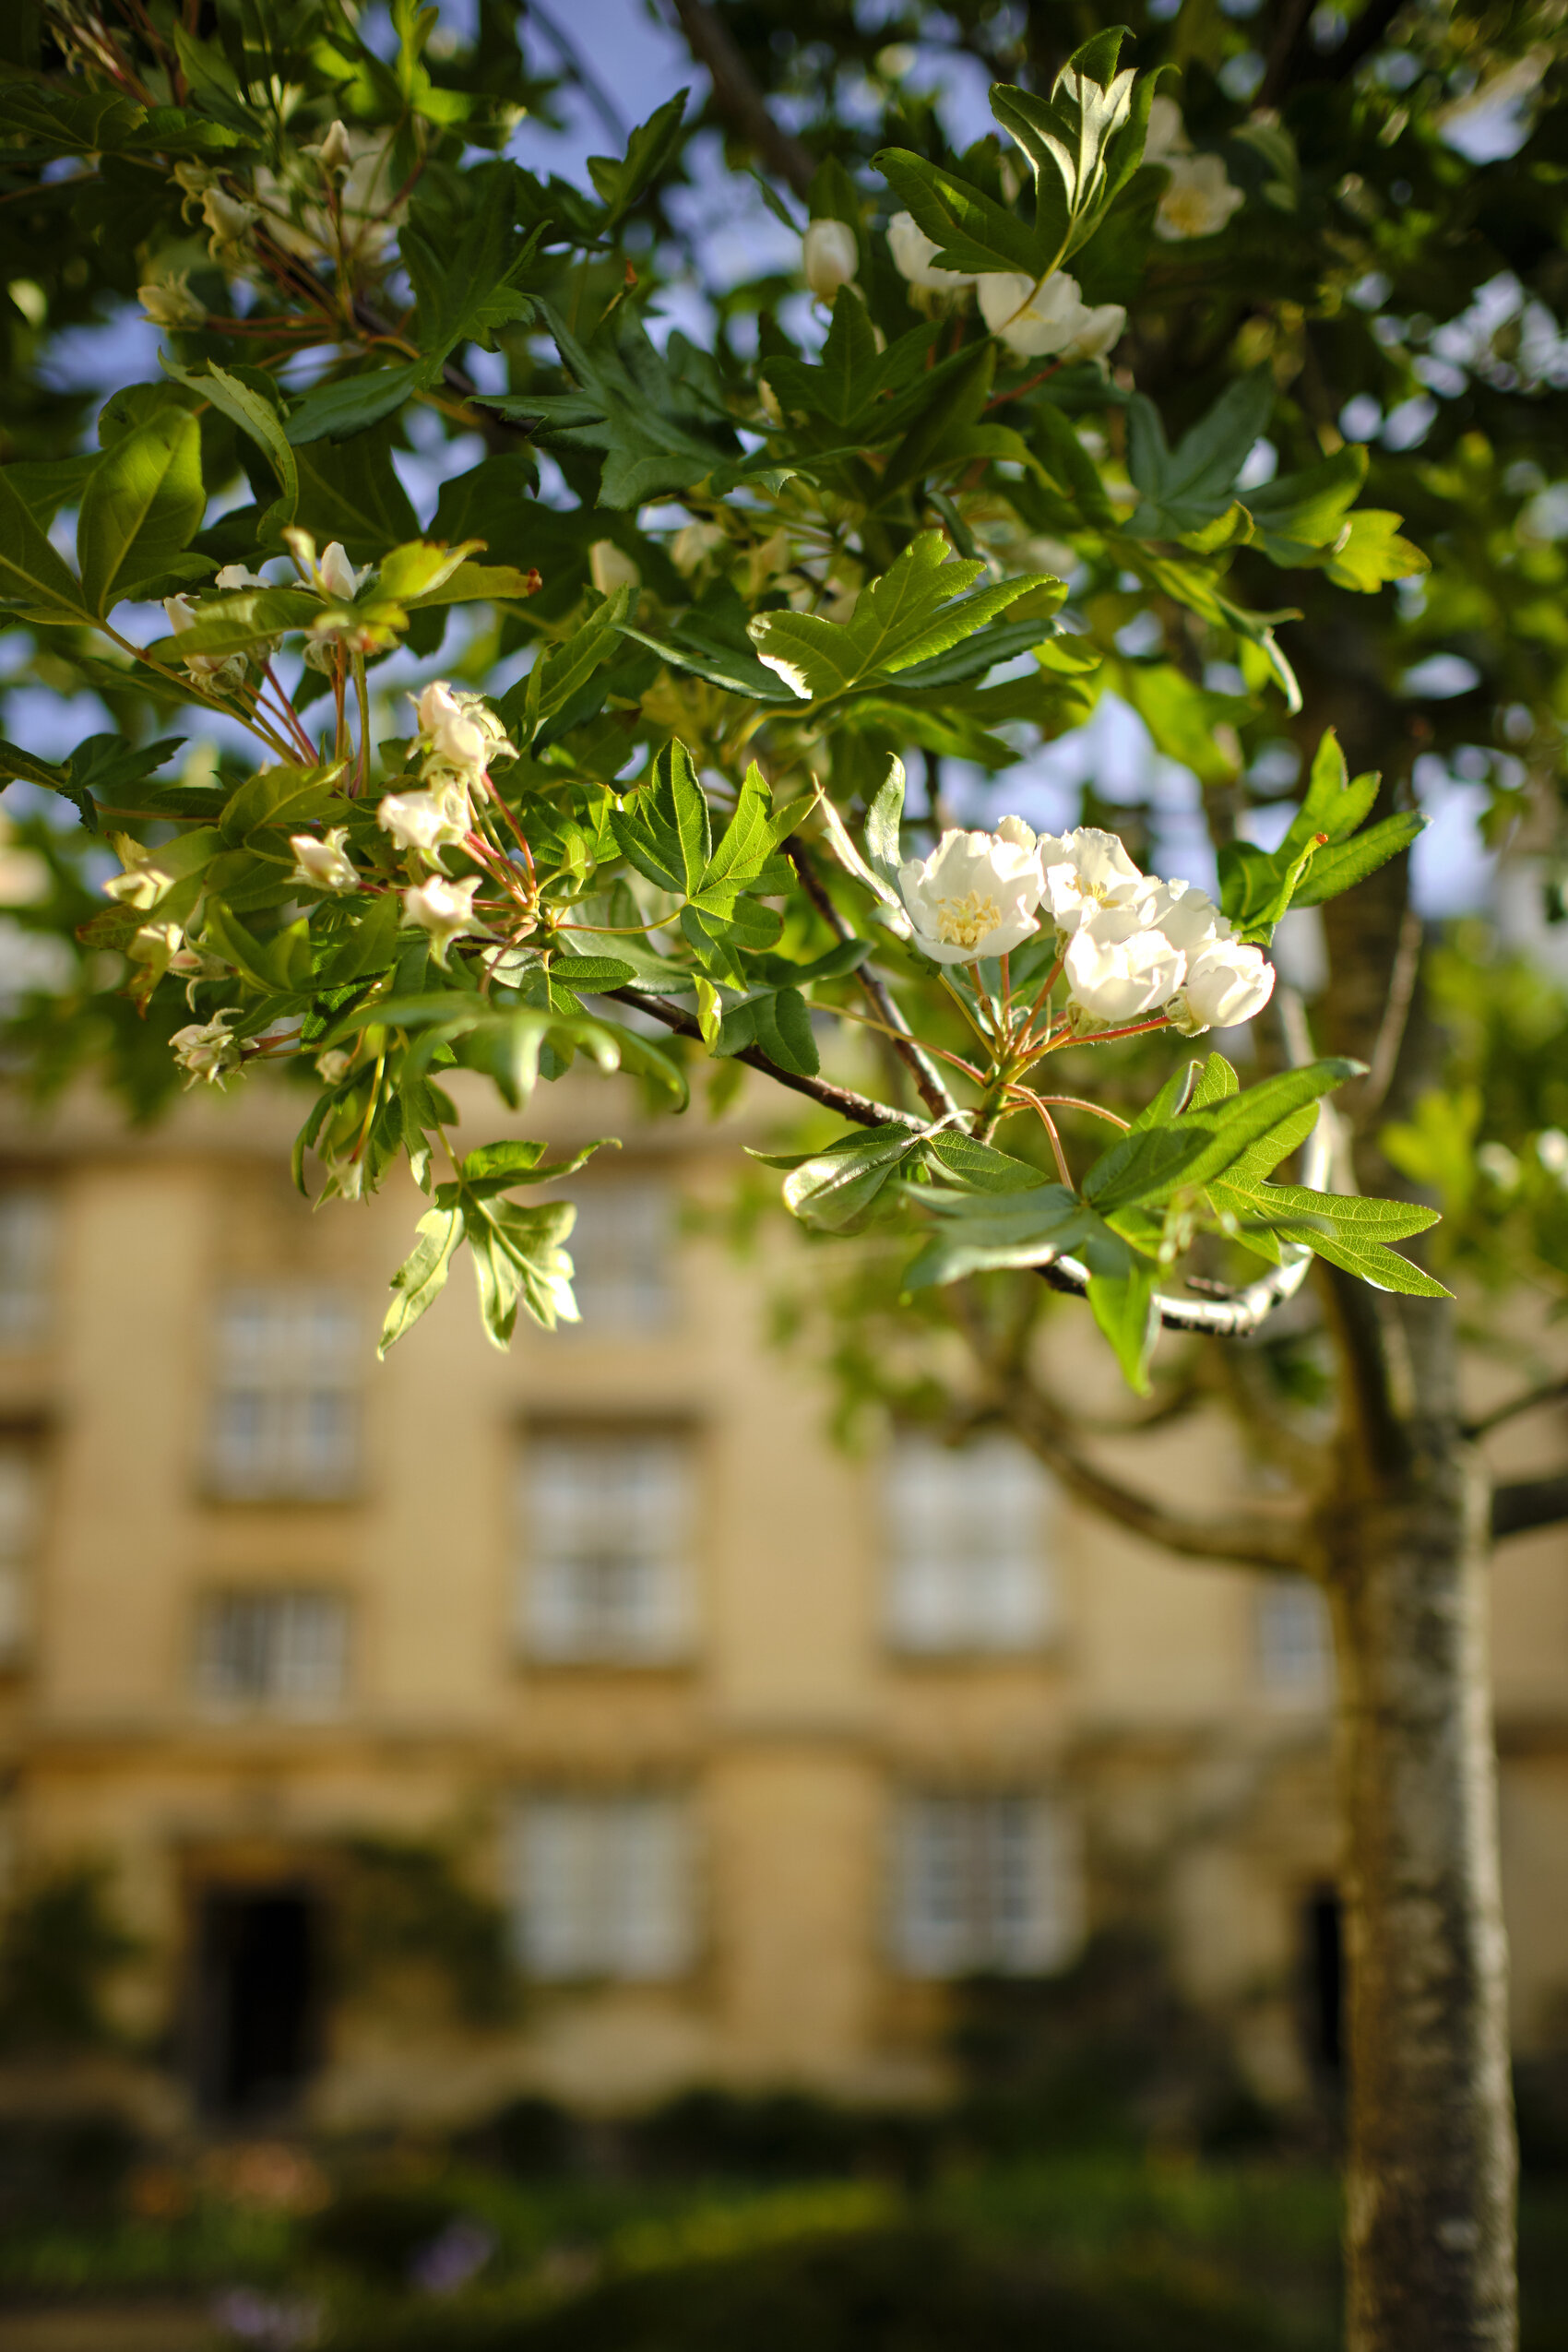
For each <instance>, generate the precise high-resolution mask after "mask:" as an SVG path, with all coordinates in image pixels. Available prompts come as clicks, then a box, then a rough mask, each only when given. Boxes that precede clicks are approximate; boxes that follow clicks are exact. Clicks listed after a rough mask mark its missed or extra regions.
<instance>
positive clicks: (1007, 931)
mask: <svg viewBox="0 0 1568 2352" xmlns="http://www.w3.org/2000/svg"><path fill="white" fill-rule="evenodd" d="M898 887H899V890H900V891H901V892H902V894H903V899H904V904H905V906H906V907H907V908H908V909H909V920H910V921H911V923H912V924H913V925H914V935H915V945H916V946H917V947H919V948H920V949H921V953H922V954H924V955H927V956H930V957H931V959H932V963H935V964H972V963H976V962H978V961H979V959H980V957H981V956H1005V955H1006V954H1007V953H1008V952H1009V951H1010V950H1011V949H1012V948H1015V947H1016V946H1018V945H1019V944H1021V943H1022V942H1023V941H1024V940H1026V939H1028V937H1029V935H1030V933H1031V932H1035V931H1038V930H1039V923H1038V922H1037V921H1036V920H1035V909H1036V908H1037V907H1038V906H1039V896H1040V869H1039V859H1038V857H1037V856H1036V854H1035V840H1034V836H1033V834H1032V833H1031V832H1030V831H1029V828H1028V826H1027V825H1025V823H1024V822H1023V819H1022V818H1021V817H1004V818H1003V820H1002V823H1001V824H1000V825H999V826H998V827H997V829H996V831H995V832H994V833H959V832H952V833H944V835H943V837H942V838H941V840H940V841H939V842H938V844H937V846H936V848H935V849H933V850H932V854H931V856H930V857H929V858H923V859H922V858H909V859H907V860H906V861H905V862H904V864H903V865H901V866H900V867H899V869H898Z"/></svg>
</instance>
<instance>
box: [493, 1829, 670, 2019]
mask: <svg viewBox="0 0 1568 2352" xmlns="http://www.w3.org/2000/svg"><path fill="white" fill-rule="evenodd" d="M692 1861H693V1857H692V1840H691V1824H690V1821H689V1818H688V1812H687V1807H686V1805H685V1802H684V1800H683V1799H681V1798H680V1797H676V1796H671V1795H663V1796H652V1795H644V1796H619V1797H534V1798H529V1799H528V1800H525V1801H524V1802H523V1803H522V1804H521V1805H520V1806H519V1807H518V1811H517V1823H516V1832H515V1847H514V1869H513V1895H514V1919H515V1926H516V1941H517V1952H518V1955H519V1958H520V1959H521V1962H522V1965H523V1966H524V1967H525V1968H526V1969H527V1971H528V1973H529V1975H530V1976H532V1977H537V1978H543V1979H553V1980H555V1981H557V1982H560V1981H564V1980H566V1979H569V1978H582V1977H614V1978H624V1979H629V1980H630V1979H637V1978H643V1979H654V1978H665V1977H678V1976H681V1975H683V1973H684V1972H685V1970H686V1969H687V1968H688V1967H689V1966H691V1961H692V1953H693V1946H694V1942H695V1936H694V1929H693V1885H692V1879H693V1869H692Z"/></svg>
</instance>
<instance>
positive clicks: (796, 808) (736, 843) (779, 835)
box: [691, 760, 811, 915]
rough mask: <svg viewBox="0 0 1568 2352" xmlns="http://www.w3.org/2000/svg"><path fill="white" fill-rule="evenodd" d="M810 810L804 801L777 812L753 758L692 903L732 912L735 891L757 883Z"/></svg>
mask: <svg viewBox="0 0 1568 2352" xmlns="http://www.w3.org/2000/svg"><path fill="white" fill-rule="evenodd" d="M810 806H811V802H810V801H809V800H801V801H792V802H790V805H789V807H788V808H784V809H776V808H775V807H774V805H773V790H772V787H771V786H770V785H769V783H768V782H767V779H766V777H765V776H764V775H763V772H762V770H761V768H760V767H759V766H757V764H756V762H755V760H753V761H752V763H751V765H750V766H749V767H748V768H747V770H746V773H745V776H744V778H743V779H742V785H741V790H740V793H739V795H738V797H737V799H736V802H735V814H734V815H733V816H732V817H731V820H730V822H729V824H728V825H727V826H726V827H725V829H724V835H723V837H722V839H721V840H720V841H719V846H718V848H717V849H715V850H714V852H713V855H712V856H711V857H710V858H709V859H708V861H707V865H706V866H705V867H704V868H703V872H702V875H701V878H700V880H699V881H698V883H697V885H696V888H695V890H694V891H693V892H692V894H691V896H692V900H693V903H694V905H695V906H697V907H700V908H702V909H704V910H706V911H709V912H712V913H715V914H721V915H729V914H731V910H732V908H733V904H734V900H735V897H736V895H737V893H738V892H740V891H742V890H748V889H750V888H752V887H753V885H754V884H756V883H757V882H759V881H760V880H761V879H762V875H763V870H764V868H765V867H766V864H767V862H768V861H769V859H770V858H771V857H772V856H773V853H774V851H775V850H776V849H778V844H779V843H780V842H781V841H782V840H784V839H786V838H787V837H788V836H789V835H790V834H791V833H793V832H794V830H795V828H796V826H798V825H799V824H800V821H801V819H802V816H804V814H805V813H806V811H807V809H808V808H809V807H810Z"/></svg>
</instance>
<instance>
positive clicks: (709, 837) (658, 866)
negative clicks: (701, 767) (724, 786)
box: [610, 742, 713, 897]
mask: <svg viewBox="0 0 1568 2352" xmlns="http://www.w3.org/2000/svg"><path fill="white" fill-rule="evenodd" d="M610 824H611V829H612V832H613V833H614V836H615V839H616V841H617V843H618V845H619V847H620V849H621V853H622V855H623V856H624V857H627V858H630V860H631V861H632V863H633V864H634V865H635V866H636V869H637V872H638V873H642V874H646V875H647V879H648V881H649V882H651V883H654V884H655V885H657V886H658V887H659V889H660V890H673V891H677V892H679V893H680V895H681V896H682V897H693V896H695V893H696V891H697V889H698V887H699V885H700V883H701V879H702V875H703V873H704V872H705V871H706V869H707V861H708V859H709V858H710V857H711V855H712V853H713V829H712V820H711V819H710V817H709V815H708V808H707V798H706V796H705V795H704V792H703V789H702V786H701V785H700V784H699V783H698V782H697V772H696V769H695V766H694V765H693V762H692V755H691V754H690V752H689V751H688V750H687V749H686V746H685V745H684V743H683V742H669V743H666V744H665V745H664V746H663V748H662V749H661V750H660V751H659V752H657V753H656V754H654V760H653V766H652V767H651V769H650V770H649V774H648V780H647V783H646V784H644V785H643V786H642V787H641V788H640V789H639V790H636V792H632V793H629V794H628V795H627V800H626V805H625V807H624V808H621V809H616V810H613V811H612V814H611V818H610Z"/></svg>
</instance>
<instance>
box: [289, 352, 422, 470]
mask: <svg viewBox="0 0 1568 2352" xmlns="http://www.w3.org/2000/svg"><path fill="white" fill-rule="evenodd" d="M423 374H424V362H422V360H409V361H407V362H405V363H404V364H403V365H402V366H401V367H378V368H371V369H368V370H366V371H364V372H363V373H362V374H359V375H345V376H339V378H338V380H337V382H336V383H334V384H318V385H315V386H313V387H312V388H311V390H310V391H308V392H307V393H306V394H305V396H304V398H303V400H299V401H297V402H296V403H295V405H294V406H293V407H292V408H291V410H290V411H289V415H288V420H287V422H286V423H285V426H284V437H285V439H286V440H287V441H288V443H289V445H290V447H291V448H295V449H298V448H302V447H303V445H305V444H306V443H307V442H311V441H345V440H347V439H348V437H349V435H350V434H355V433H362V432H364V430H365V429H366V427H367V426H369V425H373V424H379V423H380V422H381V421H382V419H383V418H384V417H389V416H390V415H391V414H392V413H393V411H394V410H396V409H400V408H401V407H402V406H403V404H404V402H405V401H406V400H410V399H411V398H413V395H414V392H415V390H416V389H417V388H418V386H419V384H420V382H421V380H422V377H423Z"/></svg>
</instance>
